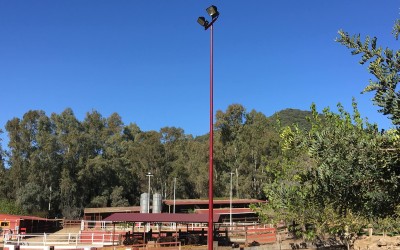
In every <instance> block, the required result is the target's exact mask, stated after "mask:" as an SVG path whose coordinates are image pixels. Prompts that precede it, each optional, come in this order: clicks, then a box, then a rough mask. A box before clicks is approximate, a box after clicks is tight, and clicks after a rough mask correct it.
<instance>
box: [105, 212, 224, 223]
mask: <svg viewBox="0 0 400 250" xmlns="http://www.w3.org/2000/svg"><path fill="white" fill-rule="evenodd" d="M104 220H105V221H113V222H178V223H207V222H208V214H168V213H160V214H151V213H149V214H148V213H143V214H138V213H115V214H112V215H110V216H108V217H107V218H105V219H104ZM213 221H214V222H218V221H219V214H214V217H213Z"/></svg>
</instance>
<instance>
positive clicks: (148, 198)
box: [146, 172, 153, 213]
mask: <svg viewBox="0 0 400 250" xmlns="http://www.w3.org/2000/svg"><path fill="white" fill-rule="evenodd" d="M146 176H147V177H149V192H148V194H147V213H150V178H151V177H153V175H152V174H151V173H150V172H148V173H147V174H146Z"/></svg>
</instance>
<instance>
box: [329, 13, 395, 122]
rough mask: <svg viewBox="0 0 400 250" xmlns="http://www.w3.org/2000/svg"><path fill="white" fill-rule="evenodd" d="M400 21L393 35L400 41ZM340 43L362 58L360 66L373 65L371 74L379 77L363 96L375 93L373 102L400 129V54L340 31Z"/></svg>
mask: <svg viewBox="0 0 400 250" xmlns="http://www.w3.org/2000/svg"><path fill="white" fill-rule="evenodd" d="M399 31H400V20H397V21H396V22H395V25H394V28H393V34H394V35H395V38H396V39H398V35H399ZM336 41H337V42H339V43H340V44H342V45H344V46H346V47H347V48H349V49H352V51H351V53H352V55H361V60H360V64H365V63H369V65H368V70H369V72H370V73H371V74H372V75H373V76H374V77H375V79H374V80H370V81H369V84H368V85H367V87H365V89H364V91H363V92H375V95H374V98H373V102H374V104H375V105H377V106H379V107H380V108H381V109H380V110H379V112H381V113H383V114H384V115H388V116H389V118H390V119H391V120H392V123H393V125H395V126H397V128H400V91H399V89H398V88H397V84H398V83H399V81H400V75H399V72H400V50H392V49H389V48H386V49H383V48H382V47H380V46H379V47H378V46H377V38H376V37H373V38H371V37H369V36H367V37H366V38H365V40H364V41H361V37H360V35H353V36H351V35H349V34H348V33H347V32H345V31H343V30H340V31H339V37H338V38H337V39H336Z"/></svg>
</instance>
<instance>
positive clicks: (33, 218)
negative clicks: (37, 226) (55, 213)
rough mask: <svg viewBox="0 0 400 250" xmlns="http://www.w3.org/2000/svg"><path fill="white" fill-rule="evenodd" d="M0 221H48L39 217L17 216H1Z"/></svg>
mask: <svg viewBox="0 0 400 250" xmlns="http://www.w3.org/2000/svg"><path fill="white" fill-rule="evenodd" d="M0 220H2V221H4V220H47V219H46V218H41V217H37V216H28V215H15V214H0Z"/></svg>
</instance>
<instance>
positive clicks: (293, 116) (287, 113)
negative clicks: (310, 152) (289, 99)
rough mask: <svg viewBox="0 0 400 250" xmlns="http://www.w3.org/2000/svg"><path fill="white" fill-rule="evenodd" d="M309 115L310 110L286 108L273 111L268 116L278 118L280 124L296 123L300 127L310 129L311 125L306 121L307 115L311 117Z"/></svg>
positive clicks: (291, 124) (272, 118) (289, 124)
mask: <svg viewBox="0 0 400 250" xmlns="http://www.w3.org/2000/svg"><path fill="white" fill-rule="evenodd" d="M311 115H312V113H311V111H305V110H300V109H292V108H287V109H284V110H281V111H278V112H276V113H274V114H273V115H272V116H270V119H271V120H277V119H279V120H280V122H281V125H282V126H293V125H294V124H297V125H298V126H299V128H300V129H305V130H310V129H311V125H310V123H309V122H307V117H311Z"/></svg>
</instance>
